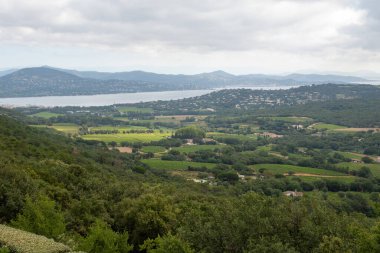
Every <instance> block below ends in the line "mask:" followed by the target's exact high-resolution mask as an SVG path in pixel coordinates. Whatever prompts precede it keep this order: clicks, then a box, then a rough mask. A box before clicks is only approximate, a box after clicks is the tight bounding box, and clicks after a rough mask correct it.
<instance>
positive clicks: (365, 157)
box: [362, 156, 373, 163]
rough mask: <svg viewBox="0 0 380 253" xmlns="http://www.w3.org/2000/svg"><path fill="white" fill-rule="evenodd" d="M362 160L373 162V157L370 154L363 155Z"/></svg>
mask: <svg viewBox="0 0 380 253" xmlns="http://www.w3.org/2000/svg"><path fill="white" fill-rule="evenodd" d="M362 161H363V162H364V163H373V160H372V158H371V157H369V156H363V157H362Z"/></svg>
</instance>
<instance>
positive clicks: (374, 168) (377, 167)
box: [338, 162, 380, 177]
mask: <svg viewBox="0 0 380 253" xmlns="http://www.w3.org/2000/svg"><path fill="white" fill-rule="evenodd" d="M338 166H340V167H342V168H349V169H350V170H359V169H360V168H362V167H368V168H369V169H370V170H371V172H372V174H373V175H374V176H375V177H380V164H379V163H370V164H368V163H353V162H347V163H338Z"/></svg>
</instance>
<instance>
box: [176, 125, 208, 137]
mask: <svg viewBox="0 0 380 253" xmlns="http://www.w3.org/2000/svg"><path fill="white" fill-rule="evenodd" d="M174 136H175V137H176V138H180V139H195V138H204V137H206V133H205V132H204V131H203V130H202V129H200V128H198V127H195V126H188V127H183V128H180V129H178V130H177V131H176V132H175V135H174Z"/></svg>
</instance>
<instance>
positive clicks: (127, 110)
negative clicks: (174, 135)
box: [116, 106, 153, 113]
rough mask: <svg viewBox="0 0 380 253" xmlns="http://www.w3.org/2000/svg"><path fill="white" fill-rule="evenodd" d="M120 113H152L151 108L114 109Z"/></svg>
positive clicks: (127, 107) (120, 107) (130, 107)
mask: <svg viewBox="0 0 380 253" xmlns="http://www.w3.org/2000/svg"><path fill="white" fill-rule="evenodd" d="M116 109H117V110H118V111H119V112H121V113H128V112H137V113H153V109H152V108H142V107H134V106H118V107H117V108H116Z"/></svg>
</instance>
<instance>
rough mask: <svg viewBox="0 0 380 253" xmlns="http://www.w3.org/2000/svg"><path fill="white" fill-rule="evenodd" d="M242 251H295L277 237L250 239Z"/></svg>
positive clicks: (271, 252) (255, 252) (289, 252)
mask: <svg viewBox="0 0 380 253" xmlns="http://www.w3.org/2000/svg"><path fill="white" fill-rule="evenodd" d="M244 253H297V251H296V250H295V249H294V248H293V247H291V246H289V245H288V244H285V243H282V242H281V241H279V240H278V238H274V240H273V239H271V238H265V237H263V238H260V240H258V241H255V240H251V241H250V242H249V244H248V247H247V249H246V250H245V251H244Z"/></svg>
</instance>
